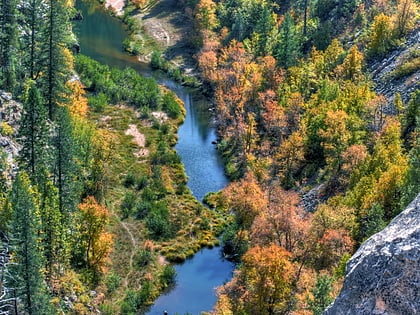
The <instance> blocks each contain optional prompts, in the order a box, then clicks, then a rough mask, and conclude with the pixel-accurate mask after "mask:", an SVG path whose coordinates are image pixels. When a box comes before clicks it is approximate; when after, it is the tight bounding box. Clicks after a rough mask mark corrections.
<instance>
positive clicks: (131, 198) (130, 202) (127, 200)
mask: <svg viewBox="0 0 420 315" xmlns="http://www.w3.org/2000/svg"><path fill="white" fill-rule="evenodd" d="M135 205H136V195H135V194H134V193H133V192H131V191H129V192H127V193H126V194H125V196H124V200H123V202H122V203H121V215H122V219H126V218H128V217H129V216H130V215H131V214H132V213H133V210H134V207H135Z"/></svg>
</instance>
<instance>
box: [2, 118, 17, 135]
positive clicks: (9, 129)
mask: <svg viewBox="0 0 420 315" xmlns="http://www.w3.org/2000/svg"><path fill="white" fill-rule="evenodd" d="M13 133H14V130H13V128H12V127H11V126H10V125H9V124H8V123H7V122H5V121H2V122H1V124H0V134H2V135H3V136H10V135H12V134H13Z"/></svg>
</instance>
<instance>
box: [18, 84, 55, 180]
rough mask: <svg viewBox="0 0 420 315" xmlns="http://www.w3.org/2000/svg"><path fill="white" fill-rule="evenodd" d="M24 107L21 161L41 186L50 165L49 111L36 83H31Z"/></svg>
mask: <svg viewBox="0 0 420 315" xmlns="http://www.w3.org/2000/svg"><path fill="white" fill-rule="evenodd" d="M23 105H24V110H25V111H24V113H23V116H22V120H21V127H20V129H19V140H20V143H21V145H22V149H21V151H20V160H21V163H22V165H23V166H24V167H25V169H26V171H27V172H28V174H29V175H30V177H31V179H32V180H33V181H34V183H38V184H39V182H40V181H41V180H43V179H44V178H45V176H44V170H45V169H46V167H47V165H48V142H49V128H48V121H47V111H46V108H45V106H44V105H43V102H42V97H41V94H40V92H39V90H38V88H37V87H36V85H35V82H34V81H29V87H28V92H27V93H26V95H25V99H24V103H23Z"/></svg>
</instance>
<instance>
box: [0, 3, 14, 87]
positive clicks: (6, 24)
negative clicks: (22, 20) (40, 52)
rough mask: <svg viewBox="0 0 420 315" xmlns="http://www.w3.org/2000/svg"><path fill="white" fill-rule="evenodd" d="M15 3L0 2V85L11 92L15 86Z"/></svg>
mask: <svg viewBox="0 0 420 315" xmlns="http://www.w3.org/2000/svg"><path fill="white" fill-rule="evenodd" d="M16 7H17V1H16V0H1V1H0V83H1V85H0V86H1V87H2V88H3V89H5V90H8V91H13V89H14V87H15V85H16V69H15V67H16V54H17V30H18V27H17V10H16Z"/></svg>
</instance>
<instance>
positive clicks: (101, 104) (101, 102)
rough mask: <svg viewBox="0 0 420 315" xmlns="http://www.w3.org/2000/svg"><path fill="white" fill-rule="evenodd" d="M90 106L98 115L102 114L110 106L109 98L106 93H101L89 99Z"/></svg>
mask: <svg viewBox="0 0 420 315" xmlns="http://www.w3.org/2000/svg"><path fill="white" fill-rule="evenodd" d="M88 102H89V106H90V107H91V108H92V109H93V110H94V111H95V112H97V113H102V112H103V111H104V109H105V107H106V105H108V97H107V96H106V94H105V93H102V92H99V93H98V94H97V95H95V96H89V97H88Z"/></svg>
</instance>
